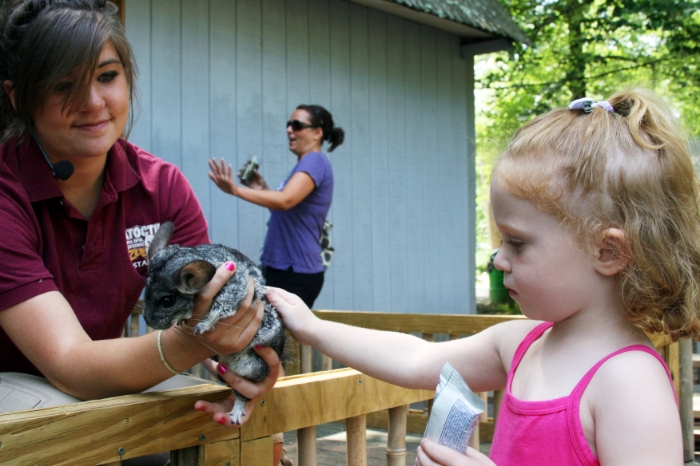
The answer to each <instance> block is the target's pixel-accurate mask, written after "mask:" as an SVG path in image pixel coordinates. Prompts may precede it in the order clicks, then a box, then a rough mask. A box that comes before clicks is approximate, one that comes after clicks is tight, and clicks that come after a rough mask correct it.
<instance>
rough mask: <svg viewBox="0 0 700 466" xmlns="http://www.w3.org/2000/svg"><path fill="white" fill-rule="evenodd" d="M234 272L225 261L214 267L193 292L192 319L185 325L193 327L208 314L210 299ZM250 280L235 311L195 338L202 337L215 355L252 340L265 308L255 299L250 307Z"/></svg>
mask: <svg viewBox="0 0 700 466" xmlns="http://www.w3.org/2000/svg"><path fill="white" fill-rule="evenodd" d="M235 271H236V267H235V264H234V263H233V262H227V263H226V264H223V265H222V266H221V267H219V268H218V269H217V270H216V274H215V275H214V277H213V278H212V279H211V281H210V282H209V283H207V285H206V286H205V287H204V288H202V290H201V291H200V292H199V293H197V299H196V302H197V304H196V305H195V307H194V312H193V315H192V322H191V325H189V327H193V326H194V325H196V323H197V322H200V321H201V320H202V319H203V318H204V316H206V315H207V314H208V313H209V310H210V309H211V306H212V302H213V300H214V297H215V296H216V294H217V293H218V292H219V290H221V287H222V286H224V284H225V283H226V282H227V281H228V280H229V279H230V278H231V276H233V274H234V273H235ZM254 288H255V287H254V283H253V279H249V282H248V295H247V296H246V299H245V300H244V301H243V303H241V305H240V306H239V307H238V309H237V310H236V314H235V315H232V316H231V317H227V318H225V319H222V320H220V321H219V322H217V323H216V325H215V326H214V328H213V329H212V330H210V331H208V332H205V333H203V334H201V335H197V336H196V338H197V339H204V340H206V341H207V342H208V344H209V347H210V348H211V349H213V350H215V351H216V352H217V354H232V353H236V352H238V351H241V350H243V349H245V348H246V347H247V346H248V344H250V342H251V341H252V340H253V337H254V336H255V334H256V333H257V331H258V328H259V327H260V323H261V322H262V319H263V313H264V311H265V308H264V304H263V302H262V301H261V300H258V302H257V303H255V305H254V306H252V307H251V303H252V301H253V296H254V292H255V289H254Z"/></svg>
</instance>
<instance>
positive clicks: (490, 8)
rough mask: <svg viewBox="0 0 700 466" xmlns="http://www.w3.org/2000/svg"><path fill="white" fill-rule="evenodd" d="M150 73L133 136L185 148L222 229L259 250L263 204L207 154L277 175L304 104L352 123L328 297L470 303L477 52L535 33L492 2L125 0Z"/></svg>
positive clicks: (169, 149) (400, 304)
mask: <svg viewBox="0 0 700 466" xmlns="http://www.w3.org/2000/svg"><path fill="white" fill-rule="evenodd" d="M123 3H124V7H123V11H124V20H125V24H126V31H127V35H128V37H129V40H130V42H131V43H132V45H133V47H134V50H135V54H136V59H137V63H138V66H139V72H140V77H139V80H138V88H139V94H140V105H139V107H138V108H137V109H136V111H137V112H138V120H137V122H136V124H135V126H134V128H133V130H132V132H131V135H130V140H131V141H133V142H134V143H136V144H138V145H140V146H141V147H143V148H145V149H146V150H148V151H150V152H152V153H154V154H155V155H157V156H160V157H162V158H164V159H166V160H168V161H171V162H174V163H175V164H177V165H178V166H180V168H181V169H182V170H183V172H184V173H185V175H186V176H187V178H188V179H189V180H190V182H191V184H192V186H193V187H194V190H195V191H196V194H197V196H198V198H199V200H200V202H201V204H202V206H203V209H204V212H205V215H206V217H207V220H208V222H209V226H210V235H211V238H212V240H213V241H215V242H219V243H224V244H227V245H229V246H232V247H235V248H238V249H240V250H241V251H243V252H244V253H245V254H247V255H249V256H250V257H251V258H253V259H254V260H257V259H258V258H259V256H260V249H261V246H262V243H263V239H264V235H265V231H266V221H267V218H268V216H269V215H268V211H267V209H264V208H262V207H258V206H255V205H252V204H249V203H246V202H244V201H242V200H239V199H237V198H234V197H232V196H229V195H226V194H223V193H222V192H220V191H219V190H218V189H217V188H216V187H215V186H214V185H213V183H211V182H210V181H209V179H208V177H207V171H208V167H207V160H208V159H209V158H210V157H216V158H220V157H225V158H226V160H227V161H228V162H229V163H232V164H233V165H234V166H240V165H241V164H242V163H243V162H245V161H246V160H247V159H249V158H250V156H252V155H256V156H257V157H258V159H260V160H261V168H260V171H261V172H262V174H263V175H264V176H265V178H266V179H267V180H268V182H269V183H270V185H271V186H276V185H277V183H278V182H280V181H282V180H283V179H284V178H285V176H286V175H287V173H288V172H289V170H291V168H292V167H293V166H294V163H295V161H296V157H295V156H294V155H293V154H291V153H290V152H289V151H288V149H287V137H286V132H285V122H286V121H287V119H288V117H289V115H290V114H291V112H292V111H293V110H294V108H295V107H296V106H297V105H298V104H301V103H311V104H320V105H323V106H324V107H326V108H328V109H329V110H330V111H331V112H332V113H333V116H334V119H335V122H336V124H337V125H338V126H341V127H343V128H344V129H345V131H346V141H345V143H344V144H343V145H342V146H340V147H339V148H338V149H336V150H335V151H334V152H332V153H329V158H330V160H331V162H332V164H333V170H334V175H335V192H334V200H333V205H332V207H331V211H330V214H329V220H330V221H331V222H332V223H333V225H334V227H333V230H332V240H333V246H334V248H335V251H336V252H335V257H334V260H333V263H332V265H331V267H330V268H329V269H328V271H327V272H326V283H325V286H324V288H323V291H322V293H321V296H320V297H319V298H318V300H317V301H316V306H315V307H317V308H319V309H338V310H366V311H384V312H410V313H464V312H474V308H475V298H474V280H475V264H474V250H475V240H474V238H475V200H474V198H475V192H474V188H475V174H474V168H475V167H474V150H475V147H474V96H473V90H474V78H473V76H474V75H473V66H474V55H475V54H478V53H485V52H489V51H495V50H500V49H503V48H505V47H507V46H508V45H509V43H510V42H512V41H526V40H527V38H526V37H525V36H524V35H523V33H522V32H521V31H520V30H519V29H518V28H517V26H516V25H515V24H514V23H513V21H512V20H511V18H510V16H509V15H508V13H506V11H505V10H504V9H503V8H502V7H501V6H500V4H499V3H498V1H497V0H394V1H388V0H357V1H353V2H351V1H344V0H286V1H285V0H238V1H234V0H125V1H124V2H123Z"/></svg>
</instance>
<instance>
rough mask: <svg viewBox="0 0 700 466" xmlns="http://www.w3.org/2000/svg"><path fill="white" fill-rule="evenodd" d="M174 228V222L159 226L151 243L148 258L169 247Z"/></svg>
mask: <svg viewBox="0 0 700 466" xmlns="http://www.w3.org/2000/svg"><path fill="white" fill-rule="evenodd" d="M174 230H175V225H173V222H165V223H164V224H162V225H161V226H160V228H158V231H157V232H156V234H155V235H154V236H153V240H151V245H150V246H148V260H151V259H152V258H153V256H155V255H156V254H158V253H159V252H160V251H162V250H163V249H165V248H167V247H168V241H170V237H171V236H173V231H174Z"/></svg>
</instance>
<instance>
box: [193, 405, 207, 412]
mask: <svg viewBox="0 0 700 466" xmlns="http://www.w3.org/2000/svg"><path fill="white" fill-rule="evenodd" d="M194 409H196V410H197V411H204V410H205V409H206V408H205V407H204V406H200V407H199V408H197V407H195V408H194Z"/></svg>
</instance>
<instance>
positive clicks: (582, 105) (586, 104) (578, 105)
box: [569, 97, 615, 113]
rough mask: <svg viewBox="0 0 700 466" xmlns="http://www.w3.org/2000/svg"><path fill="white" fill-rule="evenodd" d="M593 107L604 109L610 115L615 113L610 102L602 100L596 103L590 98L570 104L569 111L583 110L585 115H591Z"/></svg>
mask: <svg viewBox="0 0 700 466" xmlns="http://www.w3.org/2000/svg"><path fill="white" fill-rule="evenodd" d="M593 107H601V108H602V109H604V110H606V111H608V112H610V113H612V112H614V111H615V109H614V108H613V107H612V105H610V102H608V101H607V100H601V101H600V102H596V101H595V100H593V99H591V98H590V97H584V98H582V99H576V100H574V101H573V102H571V103H570V104H569V110H583V112H584V113H591V112H592V111H593Z"/></svg>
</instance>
